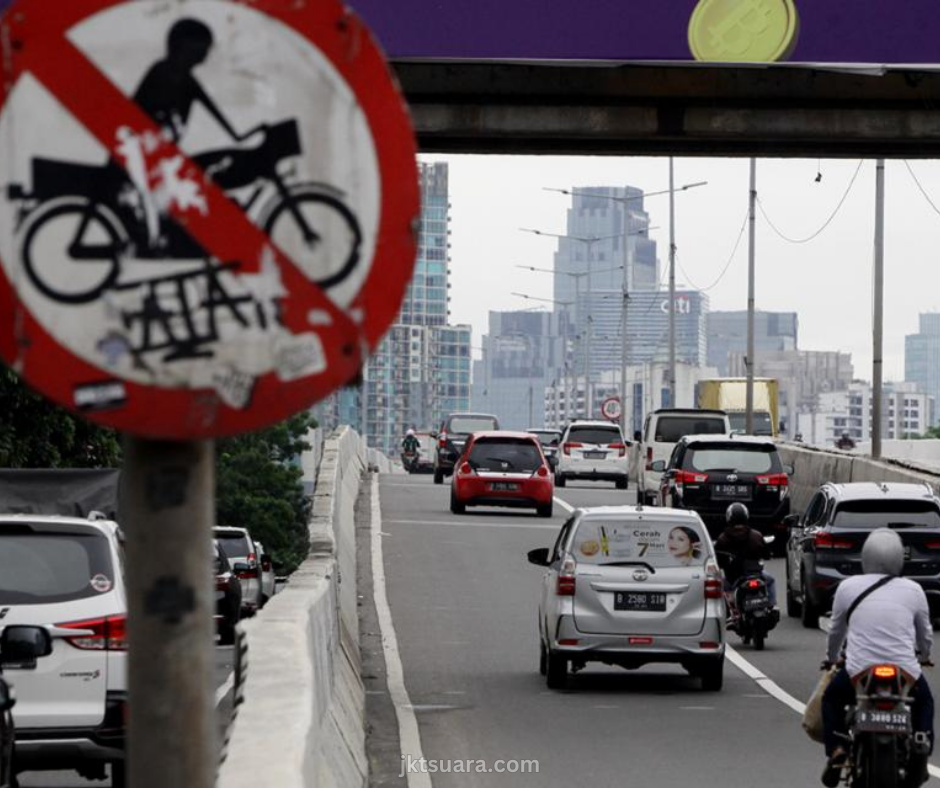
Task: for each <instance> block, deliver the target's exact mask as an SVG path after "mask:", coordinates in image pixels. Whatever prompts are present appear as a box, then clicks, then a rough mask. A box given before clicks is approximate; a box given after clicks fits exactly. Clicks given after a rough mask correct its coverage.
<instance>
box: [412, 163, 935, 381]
mask: <svg viewBox="0 0 940 788" xmlns="http://www.w3.org/2000/svg"><path fill="white" fill-rule="evenodd" d="M421 159H422V160H423V161H447V162H449V164H450V168H449V169H450V201H451V205H452V208H451V230H452V238H451V241H452V244H453V246H452V249H451V257H452V261H453V262H452V266H451V282H452V289H451V295H452V298H453V300H452V302H451V309H452V315H451V320H452V322H455V323H470V324H471V325H472V326H473V344H474V345H476V346H479V344H480V337H481V335H482V334H484V333H485V332H486V330H487V313H488V311H489V310H491V309H493V310H503V309H526V308H531V307H533V306H534V305H535V304H534V303H533V302H531V301H526V300H524V299H520V298H518V297H515V296H513V295H511V293H512V292H513V291H517V292H522V293H529V294H531V295H535V296H542V297H545V298H550V297H551V295H552V276H551V275H550V274H539V273H533V272H531V271H523V270H521V269H519V268H516V267H515V266H516V265H517V264H524V265H536V266H540V267H545V268H551V267H552V265H553V254H554V251H555V248H556V243H557V241H556V239H553V238H541V237H539V236H536V235H532V234H530V233H524V232H520V230H519V228H520V227H532V228H536V229H540V230H545V231H548V232H554V233H559V234H564V233H565V232H566V230H567V228H566V211H567V208H568V206H569V205H570V199H571V198H570V197H567V196H565V195H561V194H556V193H552V192H548V191H544V187H555V188H569V189H570V188H572V187H576V188H577V187H584V186H623V185H625V184H629V185H631V186H637V187H639V188H641V189H644V190H645V191H648V192H652V191H659V190H662V189H666V188H667V187H668V181H669V170H668V159H665V158H653V157H643V158H640V157H630V158H626V157H598V156H591V157H575V156H565V157H557V156H540V157H536V156H525V157H523V156H470V155H457V156H455V155H447V156H443V155H422V157H421ZM910 167H911V169H912V170H913V173H914V174H915V175H916V176H917V179H918V180H919V181H920V183H921V185H922V186H923V189H924V191H925V192H926V195H927V197H925V196H924V194H922V193H921V191H920V190H919V188H918V186H917V185H916V183H915V181H914V179H913V178H912V177H911V174H910V172H909V171H908V168H907V166H906V165H905V162H904V161H889V162H887V165H886V169H885V172H886V176H885V181H886V208H885V378H886V380H901V379H903V376H904V335H905V334H910V333H915V332H916V331H917V330H918V324H917V316H918V313H920V312H926V311H934V310H940V266H938V257H940V255H938V252H937V250H938V248H940V163H938V162H932V161H911V162H910ZM856 170H858V175H857V177H856V178H855V182H854V184H853V185H852V188H851V190H850V191H849V192H848V195H847V196H846V197H845V201H844V203H843V204H842V207H841V209H839V211H838V212H837V213H836V214H835V216H834V218H832V220H831V222H830V223H829V224H828V226H826V227H825V229H823V230H822V232H820V233H819V234H818V235H817V236H816V237H814V238H813V239H812V240H808V241H806V242H805V243H792V242H788V241H786V240H784V239H783V238H781V237H780V235H778V234H777V233H776V232H775V231H774V230H773V229H772V228H771V226H770V223H769V222H768V220H767V218H765V217H764V215H763V214H762V213H761V211H760V208H759V209H758V214H757V242H756V249H757V254H756V260H757V279H756V288H757V298H756V301H757V308H758V309H759V310H768V311H796V312H798V313H799V317H800V327H799V345H800V348H801V349H804V350H842V351H849V352H851V353H852V360H853V363H854V365H855V375H856V377H860V378H866V379H871V360H872V277H873V268H872V264H873V260H874V217H875V207H874V206H875V162H874V161H873V160H865V161H863V162H861V169H860V170H859V160H858V159H844V160H830V159H824V160H822V161H821V162H819V161H817V160H816V159H812V160H810V159H760V160H758V165H757V191H758V198H759V200H760V204H761V205H762V206H763V209H764V211H766V214H767V217H768V218H769V220H770V222H772V223H773V225H774V226H775V227H776V228H777V230H778V231H779V232H780V233H781V234H782V235H784V236H787V237H789V238H790V239H792V240H801V239H806V238H808V237H809V236H812V235H814V234H815V233H817V231H819V230H820V228H822V227H823V225H824V224H825V223H826V222H827V220H829V219H830V217H832V216H833V212H834V211H835V210H836V207H837V206H838V205H839V202H840V200H842V198H843V195H845V194H846V189H847V188H848V186H849V183H850V182H851V181H852V177H853V175H854V174H855V173H856ZM817 172H822V176H823V177H822V179H821V181H819V182H816V175H817ZM748 175H749V170H748V160H747V159H705V158H687V159H676V160H675V183H676V186H677V187H678V186H680V185H682V184H684V183H692V182H695V181H702V180H707V181H708V185H707V186H702V187H698V188H695V189H690V190H688V191H686V192H682V193H679V194H677V195H676V247H677V255H678V260H679V263H680V264H681V268H679V266H677V272H676V280H677V283H683V284H688V285H690V286H693V287H699V288H703V287H708V286H710V285H713V286H712V287H711V288H710V289H709V290H708V291H707V292H708V295H709V297H710V299H711V304H710V308H711V309H712V310H719V309H721V310H724V309H745V308H746V307H747V231H746V230H745V232H744V235H743V236H742V238H741V242H740V244H739V245H738V249H737V252H736V253H735V254H734V257H733V259H732V261H731V264H730V267H729V268H728V270H727V271H726V273H725V275H724V277H723V278H721V279H720V281H718V282H717V284H715V282H716V280H717V279H718V278H719V275H720V274H721V272H722V269H723V268H724V267H725V265H726V264H727V263H728V260H729V258H731V252H732V249H733V248H734V245H735V241H736V240H737V238H738V234H739V232H740V230H741V227H742V224H743V223H744V220H745V218H746V215H747V196H748ZM928 197H929V200H930V201H932V202H933V204H934V205H935V206H937V207H936V208H934V207H932V206H931V203H930V201H928ZM645 207H646V210H647V211H648V212H649V215H650V223H651V224H652V225H658V226H659V227H660V229H658V230H653V231H652V232H651V236H652V237H653V238H654V239H655V240H656V241H657V243H658V254H659V258H660V262H661V265H662V266H663V270H664V269H665V267H666V265H667V263H668V238H669V235H668V225H669V202H668V196H666V195H662V196H657V197H650V198H648V199H647V200H646V201H645ZM545 307H546V308H551V306H550V305H548V304H546V305H545ZM477 355H479V354H478V353H474V356H477Z"/></svg>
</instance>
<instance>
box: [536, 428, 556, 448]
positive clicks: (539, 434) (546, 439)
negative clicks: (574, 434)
mask: <svg viewBox="0 0 940 788" xmlns="http://www.w3.org/2000/svg"><path fill="white" fill-rule="evenodd" d="M532 434H533V435H534V436H535V437H536V438H538V439H539V442H540V443H541V444H542V445H543V446H557V445H558V441H560V440H561V433H560V432H554V431H552V430H546V431H540V430H533V431H532Z"/></svg>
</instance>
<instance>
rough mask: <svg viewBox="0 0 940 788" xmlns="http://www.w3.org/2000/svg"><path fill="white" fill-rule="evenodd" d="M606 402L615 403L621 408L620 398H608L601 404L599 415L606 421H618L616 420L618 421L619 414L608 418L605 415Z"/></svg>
mask: <svg viewBox="0 0 940 788" xmlns="http://www.w3.org/2000/svg"><path fill="white" fill-rule="evenodd" d="M608 402H616V403H617V406H618V408H622V407H623V405H621V403H620V398H619V397H608V398H607V399H605V400H604V401H603V402H602V403H601V415H602V416H603V417H604V418H605V419H607V421H618V420H619V419H620V416H621V414H620V413H618V414H617V415H616V416H608V415H607V413H605V409H606V407H607V403H608Z"/></svg>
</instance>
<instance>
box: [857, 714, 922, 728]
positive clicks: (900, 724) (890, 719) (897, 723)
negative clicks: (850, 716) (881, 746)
mask: <svg viewBox="0 0 940 788" xmlns="http://www.w3.org/2000/svg"><path fill="white" fill-rule="evenodd" d="M855 729H856V730H858V731H865V732H867V733H906V732H908V731H909V730H910V729H911V715H910V712H908V711H878V710H877V709H861V710H859V711H857V712H855Z"/></svg>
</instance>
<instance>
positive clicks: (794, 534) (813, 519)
mask: <svg viewBox="0 0 940 788" xmlns="http://www.w3.org/2000/svg"><path fill="white" fill-rule="evenodd" d="M787 525H788V526H789V536H788V539H787V613H788V614H789V615H790V616H793V617H794V618H796V617H800V618H802V619H803V625H804V626H805V627H807V628H810V629H814V628H815V627H817V626H818V625H819V616H820V615H821V614H823V613H828V612H829V610H830V609H831V608H832V599H833V597H834V596H835V593H836V588H837V587H838V585H839V583H841V582H842V581H843V580H844V579H845V578H846V577H849V576H851V575H858V574H861V573H862V545H863V544H864V543H865V540H866V539H867V538H868V535H869V534H870V533H871V532H872V531H873V530H874V529H876V528H890V529H891V530H893V531H895V532H897V533H898V535H899V536H900V537H901V541H902V542H903V543H904V570H903V574H904V576H905V577H910V579H911V580H914V581H915V582H917V583H919V584H920V585H921V586H923V588H924V591H925V592H926V593H927V601H928V602H929V603H930V615H931V617H933V618H937V617H938V616H940V498H938V497H937V495H936V494H935V493H934V491H933V490H932V489H930V487H929V486H928V485H926V484H910V483H902V482H879V483H876V482H852V483H850V484H832V483H829V484H824V485H822V486H821V487H820V488H819V489H818V490H817V491H816V492H815V493H814V495H813V497H812V498H811V499H810V502H809V505H808V506H807V507H806V511H805V512H804V513H803V514H802V515H795V514H794V515H791V516H790V517H788V518H787Z"/></svg>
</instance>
